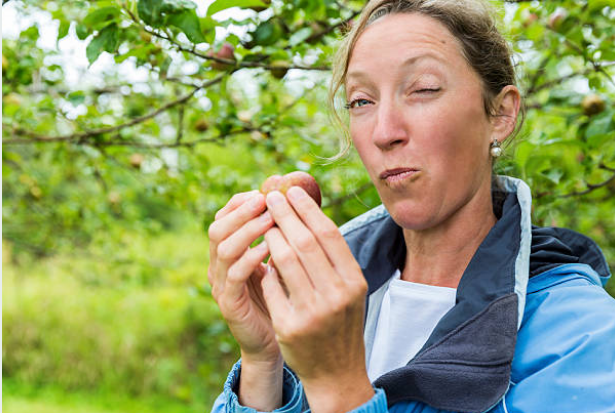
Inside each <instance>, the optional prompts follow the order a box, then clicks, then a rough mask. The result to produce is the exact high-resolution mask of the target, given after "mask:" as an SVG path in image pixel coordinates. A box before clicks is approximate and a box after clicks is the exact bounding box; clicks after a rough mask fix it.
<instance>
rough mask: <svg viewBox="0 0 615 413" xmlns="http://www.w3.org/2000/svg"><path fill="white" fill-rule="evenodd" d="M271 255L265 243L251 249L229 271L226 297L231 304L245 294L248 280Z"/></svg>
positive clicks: (225, 291)
mask: <svg viewBox="0 0 615 413" xmlns="http://www.w3.org/2000/svg"><path fill="white" fill-rule="evenodd" d="M267 254H269V248H268V247H267V243H266V242H265V241H263V242H261V243H260V244H258V245H257V246H256V247H254V248H250V249H249V250H248V251H247V252H246V253H245V254H244V255H243V256H242V257H241V258H240V259H239V260H237V261H236V262H235V263H234V264H233V265H231V267H230V268H229V270H228V275H227V278H226V285H225V288H224V297H225V299H228V300H229V301H230V302H233V301H236V300H237V299H238V298H239V296H240V295H241V294H242V293H243V291H244V288H245V285H246V282H247V281H248V278H250V276H251V275H252V274H253V273H254V272H255V270H256V267H258V265H260V264H261V263H262V261H263V260H264V259H265V257H266V256H267Z"/></svg>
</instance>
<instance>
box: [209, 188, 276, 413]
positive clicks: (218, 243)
mask: <svg viewBox="0 0 615 413" xmlns="http://www.w3.org/2000/svg"><path fill="white" fill-rule="evenodd" d="M273 225H274V223H273V220H272V218H271V216H270V215H269V213H268V212H265V197H264V196H263V195H262V194H261V193H259V192H258V191H252V192H246V193H240V194H237V195H235V196H233V198H231V200H230V201H229V202H228V204H227V205H226V206H225V207H224V208H222V209H221V210H220V211H218V213H217V214H216V217H215V221H214V222H213V223H212V224H211V226H210V227H209V243H210V244H209V258H210V264H209V269H208V272H207V276H208V279H209V283H210V284H211V287H212V295H213V297H214V299H215V300H216V302H217V303H218V306H219V307H220V311H221V313H222V316H223V317H224V319H225V320H226V322H227V324H228V326H229V329H230V330H231V333H232V334H233V336H234V337H235V340H237V342H238V343H239V346H240V348H241V357H242V370H241V376H240V377H241V378H240V385H239V401H240V403H241V404H243V405H245V406H249V407H253V408H255V409H257V410H261V411H270V410H273V409H275V408H278V407H280V405H281V403H282V365H283V360H282V356H281V354H280V349H279V346H278V344H277V342H276V340H275V333H274V330H273V326H272V323H271V319H270V318H269V313H268V311H267V307H266V305H265V302H264V299H263V291H262V289H261V280H262V278H263V276H264V275H265V271H266V266H265V264H263V260H264V259H265V257H266V256H267V255H268V254H269V249H268V248H267V244H266V243H265V242H263V243H261V244H259V245H258V246H256V247H254V248H250V245H251V244H252V243H253V242H254V241H255V240H256V239H258V237H260V236H261V235H263V234H264V233H265V232H266V231H267V230H268V229H270V228H271V227H272V226H273Z"/></svg>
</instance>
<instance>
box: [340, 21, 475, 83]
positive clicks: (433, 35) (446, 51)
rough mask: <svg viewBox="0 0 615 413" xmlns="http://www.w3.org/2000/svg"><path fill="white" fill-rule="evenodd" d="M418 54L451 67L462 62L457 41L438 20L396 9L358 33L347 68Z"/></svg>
mask: <svg viewBox="0 0 615 413" xmlns="http://www.w3.org/2000/svg"><path fill="white" fill-rule="evenodd" d="M419 54H427V55H429V56H430V57H431V58H433V59H435V60H438V61H440V63H442V64H444V65H449V66H451V67H454V66H457V67H459V64H460V63H462V62H463V63H465V59H464V58H463V54H462V51H461V45H460V43H459V41H458V40H457V39H456V38H455V36H453V34H452V33H451V32H450V31H449V30H448V29H447V28H446V26H444V25H443V24H442V23H440V22H439V21H437V20H436V19H434V18H431V17H428V16H425V15H423V14H419V13H397V14H392V15H386V16H384V17H381V18H379V19H378V20H376V21H374V22H373V23H371V24H370V25H369V26H367V28H366V29H365V31H364V32H363V33H361V34H360V35H359V38H358V39H357V42H356V43H355V46H354V48H353V50H352V54H351V56H350V60H349V63H348V67H349V70H348V72H349V75H350V74H352V69H353V68H355V67H356V68H361V69H363V68H364V66H367V67H365V69H368V68H369V66H371V67H374V68H377V67H378V66H380V67H382V65H393V66H394V65H395V64H396V63H397V64H402V63H403V62H406V61H407V60H408V59H409V58H412V57H416V56H418V55H419Z"/></svg>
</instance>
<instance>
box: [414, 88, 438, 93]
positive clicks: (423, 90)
mask: <svg viewBox="0 0 615 413" xmlns="http://www.w3.org/2000/svg"><path fill="white" fill-rule="evenodd" d="M439 91H440V88H436V89H419V90H417V91H416V93H435V92H439Z"/></svg>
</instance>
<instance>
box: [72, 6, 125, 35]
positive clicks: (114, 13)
mask: <svg viewBox="0 0 615 413" xmlns="http://www.w3.org/2000/svg"><path fill="white" fill-rule="evenodd" d="M119 15H120V10H119V9H118V8H117V7H101V8H100V9H95V10H93V11H91V12H90V13H89V14H88V15H87V16H85V19H83V21H82V22H81V23H82V24H83V25H84V26H86V27H88V28H90V30H97V29H99V28H100V27H104V26H106V25H107V24H108V23H109V21H114V20H116V19H117V18H118V17H119Z"/></svg>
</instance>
